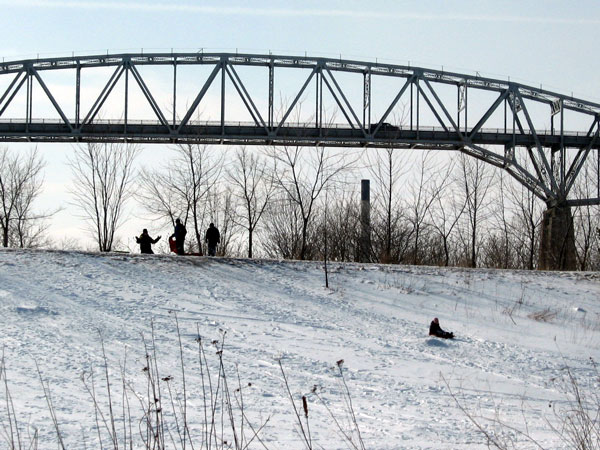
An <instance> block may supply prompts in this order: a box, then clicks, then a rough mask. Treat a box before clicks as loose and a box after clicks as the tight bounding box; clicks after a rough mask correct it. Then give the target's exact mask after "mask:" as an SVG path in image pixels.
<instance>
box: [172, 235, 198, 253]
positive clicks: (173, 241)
mask: <svg viewBox="0 0 600 450" xmlns="http://www.w3.org/2000/svg"><path fill="white" fill-rule="evenodd" d="M169 249H170V250H171V252H173V253H177V243H176V242H175V238H174V237H173V236H171V237H169ZM184 255H185V256H202V253H184Z"/></svg>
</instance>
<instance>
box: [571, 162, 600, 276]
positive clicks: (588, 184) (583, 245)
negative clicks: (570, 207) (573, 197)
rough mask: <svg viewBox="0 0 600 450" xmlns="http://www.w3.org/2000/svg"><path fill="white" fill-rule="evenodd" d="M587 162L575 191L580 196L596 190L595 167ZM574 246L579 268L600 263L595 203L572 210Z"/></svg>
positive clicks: (599, 222) (599, 210) (599, 225)
mask: <svg viewBox="0 0 600 450" xmlns="http://www.w3.org/2000/svg"><path fill="white" fill-rule="evenodd" d="M590 166H591V164H590V163H589V162H588V163H587V164H586V165H585V166H584V168H583V170H582V171H581V172H580V176H579V180H578V183H577V184H576V187H575V189H576V191H577V194H578V196H579V197H580V198H589V197H592V196H593V195H594V194H595V193H596V192H598V174H597V173H595V172H596V170H597V168H594V167H590ZM573 216H574V220H573V222H574V227H575V236H576V239H575V247H576V253H577V262H578V264H579V269H580V270H594V269H596V270H597V268H598V266H599V265H600V255H599V253H600V208H599V207H598V206H597V205H584V206H579V207H577V208H576V209H575V211H574V214H573Z"/></svg>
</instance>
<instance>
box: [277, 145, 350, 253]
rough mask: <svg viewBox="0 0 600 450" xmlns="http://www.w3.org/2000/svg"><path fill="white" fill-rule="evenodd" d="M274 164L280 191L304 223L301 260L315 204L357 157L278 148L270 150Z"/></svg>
mask: <svg viewBox="0 0 600 450" xmlns="http://www.w3.org/2000/svg"><path fill="white" fill-rule="evenodd" d="M269 152H270V155H271V157H272V158H273V161H274V165H275V168H274V173H275V179H276V182H277V184H278V187H279V188H280V189H281V190H282V191H283V192H284V193H285V195H286V196H287V197H288V198H289V199H290V200H291V201H292V202H293V203H294V204H295V205H296V206H297V207H298V210H299V214H300V217H301V220H302V241H301V245H300V252H299V254H298V257H299V259H306V257H307V237H308V233H309V227H310V226H311V219H312V218H313V212H314V209H315V205H316V201H317V199H318V198H319V196H320V195H321V193H322V192H323V189H324V188H325V186H327V184H328V183H330V182H332V181H333V180H335V179H336V178H337V177H338V175H340V174H341V173H343V172H344V171H346V170H348V169H350V168H352V167H353V165H354V163H355V157H353V155H351V154H350V153H349V152H348V151H346V152H341V151H333V150H331V149H327V148H325V147H322V146H319V147H310V148H309V147H307V148H304V149H302V148H301V147H287V146H286V147H277V148H273V149H270V150H269Z"/></svg>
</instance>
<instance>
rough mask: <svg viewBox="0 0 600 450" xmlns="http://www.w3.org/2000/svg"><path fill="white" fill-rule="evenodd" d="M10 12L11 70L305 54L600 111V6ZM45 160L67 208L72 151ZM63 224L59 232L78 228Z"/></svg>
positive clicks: (11, 6)
mask: <svg viewBox="0 0 600 450" xmlns="http://www.w3.org/2000/svg"><path fill="white" fill-rule="evenodd" d="M0 8H1V11H2V14H1V15H0V29H1V30H2V33H1V35H2V39H1V40H0V58H4V60H13V59H23V58H28V57H32V56H36V55H38V54H39V55H40V56H55V55H69V54H71V52H76V53H78V54H85V53H96V52H106V51H107V50H110V51H114V52H117V51H138V50H140V49H144V50H145V51H148V50H158V49H162V50H170V49H171V48H173V49H177V50H190V51H191V50H198V49H200V48H203V49H205V50H207V51H211V50H213V51H235V50H236V49H237V50H238V51H240V52H257V53H260V52H268V51H272V52H274V53H290V54H298V53H301V54H304V52H306V53H307V54H309V55H314V56H342V57H345V58H355V59H361V58H364V59H368V60H374V59H375V58H379V59H380V60H387V61H390V62H397V63H399V64H405V63H407V62H410V63H411V64H412V65H421V66H425V67H430V68H439V67H440V66H444V68H445V69H447V70H454V71H458V72H467V73H473V72H475V71H478V72H479V73H480V74H482V75H487V76H492V77H497V78H503V79H506V78H507V77H510V78H511V80H514V81H519V82H523V83H526V84H532V85H535V86H539V85H540V84H541V85H543V87H544V88H546V89H550V90H554V91H558V92H561V93H571V92H573V94H574V95H575V96H577V97H581V98H584V99H587V100H591V101H600V85H599V84H598V80H597V74H598V73H599V70H598V69H599V67H598V66H599V65H600V62H599V60H598V58H597V43H598V42H600V39H599V37H600V36H599V35H600V27H599V26H598V25H599V24H600V3H599V2H597V1H591V0H580V1H577V2H565V1H558V0H538V1H531V0H520V1H513V0H509V1H502V2H498V1H487V0H478V1H470V0H467V1H457V0H450V1H448V0H425V1H397V0H390V1H382V0H378V1H377V0H376V1H369V2H366V1H363V2H359V1H354V0H344V1H342V0H331V1H323V0H321V1H315V0H307V1H303V2H292V1H272V2H265V1H255V2H252V4H251V5H250V4H249V3H248V2H247V1H244V2H242V1H226V0H219V1H204V2H200V1H190V0H187V1H184V0H172V1H128V0H122V1H94V0H89V1H54V0H48V1H42V0H40V1H32V0H20V1H19V0H12V1H6V0H0ZM11 146H12V147H17V148H22V147H24V146H16V145H12V144H11ZM42 150H43V156H44V158H45V159H46V160H47V161H48V163H49V168H48V173H47V177H46V178H47V180H48V181H49V183H52V184H49V185H48V189H49V190H50V189H52V190H53V192H55V194H54V196H53V200H54V201H55V200H57V199H59V198H60V199H61V200H60V201H61V202H62V201H67V200H68V199H67V198H65V197H63V196H62V194H59V193H60V192H64V189H63V186H62V185H64V184H65V183H67V182H68V177H66V176H65V167H64V165H63V160H64V155H65V153H66V152H67V151H68V149H65V147H64V146H58V145H55V146H44V147H42ZM62 216H63V217H62V218H61V220H60V221H59V222H61V223H63V222H66V221H67V220H70V216H66V215H65V214H63V215H62ZM73 223H76V220H73ZM138 225H139V224H138ZM64 227H65V225H62V224H59V225H56V226H53V228H52V233H53V235H54V236H55V237H57V238H61V237H62V236H64V235H65V234H66V233H70V234H76V233H78V232H77V231H76V230H73V229H72V230H67V229H65V228H64ZM142 227H143V226H135V229H137V228H142ZM156 234H158V232H157V233H156ZM162 234H163V235H164V234H165V231H164V230H163V231H162Z"/></svg>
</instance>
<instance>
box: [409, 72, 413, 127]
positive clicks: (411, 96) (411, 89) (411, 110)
mask: <svg viewBox="0 0 600 450" xmlns="http://www.w3.org/2000/svg"><path fill="white" fill-rule="evenodd" d="M412 129H413V83H410V131H412Z"/></svg>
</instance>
